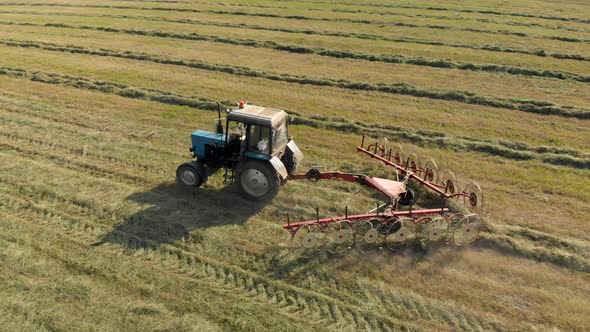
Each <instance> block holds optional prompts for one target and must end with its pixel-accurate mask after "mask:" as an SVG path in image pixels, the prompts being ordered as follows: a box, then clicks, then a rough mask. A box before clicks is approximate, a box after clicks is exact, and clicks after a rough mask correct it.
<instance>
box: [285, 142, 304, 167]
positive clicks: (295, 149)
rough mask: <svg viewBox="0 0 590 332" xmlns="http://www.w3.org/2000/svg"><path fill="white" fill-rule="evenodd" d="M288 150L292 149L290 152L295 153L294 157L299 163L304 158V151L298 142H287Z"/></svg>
mask: <svg viewBox="0 0 590 332" xmlns="http://www.w3.org/2000/svg"><path fill="white" fill-rule="evenodd" d="M287 150H289V151H290V153H291V154H292V155H293V159H295V160H296V162H297V163H299V162H300V161H301V160H302V159H303V153H302V152H301V150H300V149H299V147H298V146H297V144H295V141H294V140H290V141H289V143H287Z"/></svg>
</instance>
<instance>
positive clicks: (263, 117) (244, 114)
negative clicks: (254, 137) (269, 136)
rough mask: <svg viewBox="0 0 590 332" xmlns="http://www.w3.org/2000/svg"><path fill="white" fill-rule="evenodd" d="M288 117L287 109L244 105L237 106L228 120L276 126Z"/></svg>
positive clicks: (228, 116)
mask: <svg viewBox="0 0 590 332" xmlns="http://www.w3.org/2000/svg"><path fill="white" fill-rule="evenodd" d="M286 117H287V113H286V112H285V111H282V110H278V109H274V108H268V107H263V106H256V105H244V107H242V108H239V107H238V108H235V109H233V110H231V112H230V113H229V114H228V115H227V119H228V120H233V121H239V122H244V123H247V124H249V123H252V124H256V125H260V126H265V127H275V126H276V125H278V124H280V123H282V122H283V121H284V119H285V118H286Z"/></svg>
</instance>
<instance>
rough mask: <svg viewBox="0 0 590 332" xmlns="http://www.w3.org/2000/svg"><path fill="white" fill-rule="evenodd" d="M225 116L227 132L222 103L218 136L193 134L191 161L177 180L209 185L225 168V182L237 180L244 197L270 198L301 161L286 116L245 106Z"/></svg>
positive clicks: (186, 184)
mask: <svg viewBox="0 0 590 332" xmlns="http://www.w3.org/2000/svg"><path fill="white" fill-rule="evenodd" d="M226 112H227V117H226V119H225V130H224V128H223V120H224V119H222V117H221V107H220V106H219V104H218V119H217V121H216V124H215V132H210V131H205V130H196V131H194V132H193V133H192V134H191V142H192V147H191V148H190V149H189V151H190V152H191V153H192V157H193V160H191V161H187V162H185V163H183V164H182V165H180V166H179V167H178V169H177V170H176V181H177V182H178V183H179V184H180V185H182V186H184V187H187V188H197V187H200V186H201V185H203V184H205V183H207V179H208V176H209V174H212V173H214V172H216V171H217V170H219V169H220V168H223V169H224V170H225V174H224V177H225V181H226V182H230V183H233V182H234V181H237V183H238V184H239V188H240V192H241V193H242V195H243V196H244V197H245V198H247V199H250V200H256V201H266V200H270V199H272V198H273V197H274V196H275V195H276V194H277V193H278V191H279V187H280V185H281V184H283V183H285V182H286V181H287V179H288V178H289V176H290V175H292V174H294V172H295V170H296V168H297V164H298V163H299V162H300V161H301V160H302V159H303V154H302V153H301V151H300V150H299V148H298V147H297V144H295V141H293V139H292V138H291V137H289V134H288V128H287V113H286V112H285V111H283V110H278V109H273V108H268V107H262V106H255V105H248V104H246V103H244V102H242V101H241V102H239V104H238V107H237V108H235V109H233V110H227V111H226Z"/></svg>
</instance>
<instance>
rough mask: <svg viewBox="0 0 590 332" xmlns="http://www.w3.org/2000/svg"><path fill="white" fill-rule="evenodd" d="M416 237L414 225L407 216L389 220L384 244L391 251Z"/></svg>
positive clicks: (405, 244) (398, 248) (396, 249)
mask: <svg viewBox="0 0 590 332" xmlns="http://www.w3.org/2000/svg"><path fill="white" fill-rule="evenodd" d="M415 239H416V225H415V224H414V221H413V220H412V219H410V218H407V217H401V218H399V219H397V220H396V221H394V222H391V223H390V225H389V227H388V228H387V233H386V236H385V241H384V242H385V246H386V247H387V248H388V249H389V250H391V251H398V250H400V249H401V248H403V247H405V246H407V245H408V244H409V243H411V242H413V241H414V240H415Z"/></svg>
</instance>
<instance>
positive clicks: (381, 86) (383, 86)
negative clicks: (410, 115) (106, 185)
mask: <svg viewBox="0 0 590 332" xmlns="http://www.w3.org/2000/svg"><path fill="white" fill-rule="evenodd" d="M3 44H5V45H7V46H18V47H34V48H43V49H47V50H51V51H59V52H70V53H83V54H90V55H99V56H111V57H119V58H126V59H133V60H141V61H151V62H157V63H163V64H172V65H177V66H185V67H191V68H197V69H202V70H208V71H218V72H223V73H227V74H231V75H238V76H247V77H256V78H264V79H268V80H273V81H281V82H287V83H295V84H302V85H316V86H327V87H336V88H342V89H349V90H361V91H376V92H382V93H390V94H397V95H406V96H414V97H420V98H427V99H435V100H449V101H455V102H459V103H464V104H472V105H482V106H489V107H494V108H505V109H512V110H518V111H523V112H529V113H536V114H541V115H559V116H563V117H573V118H578V119H590V109H585V108H581V107H575V106H569V105H556V104H554V103H551V102H547V101H537V100H526V99H517V98H503V97H488V96H482V95H478V94H476V93H474V92H470V91H459V90H440V89H432V88H421V87H418V86H415V85H412V84H409V83H403V82H401V83H368V82H358V81H351V80H345V79H339V80H336V79H332V78H312V77H307V76H303V75H291V74H287V73H275V72H268V71H261V70H256V69H251V68H247V67H241V66H230V65H221V64H211V63H207V62H204V61H198V60H185V59H172V58H166V57H162V56H156V55H150V54H146V53H140V52H132V51H127V52H121V51H114V50H105V49H92V48H87V47H78V46H67V45H56V44H50V43H39V42H28V41H24V42H20V41H10V40H5V41H4V42H3ZM126 93H128V94H134V93H138V92H137V91H127V92H126Z"/></svg>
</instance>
